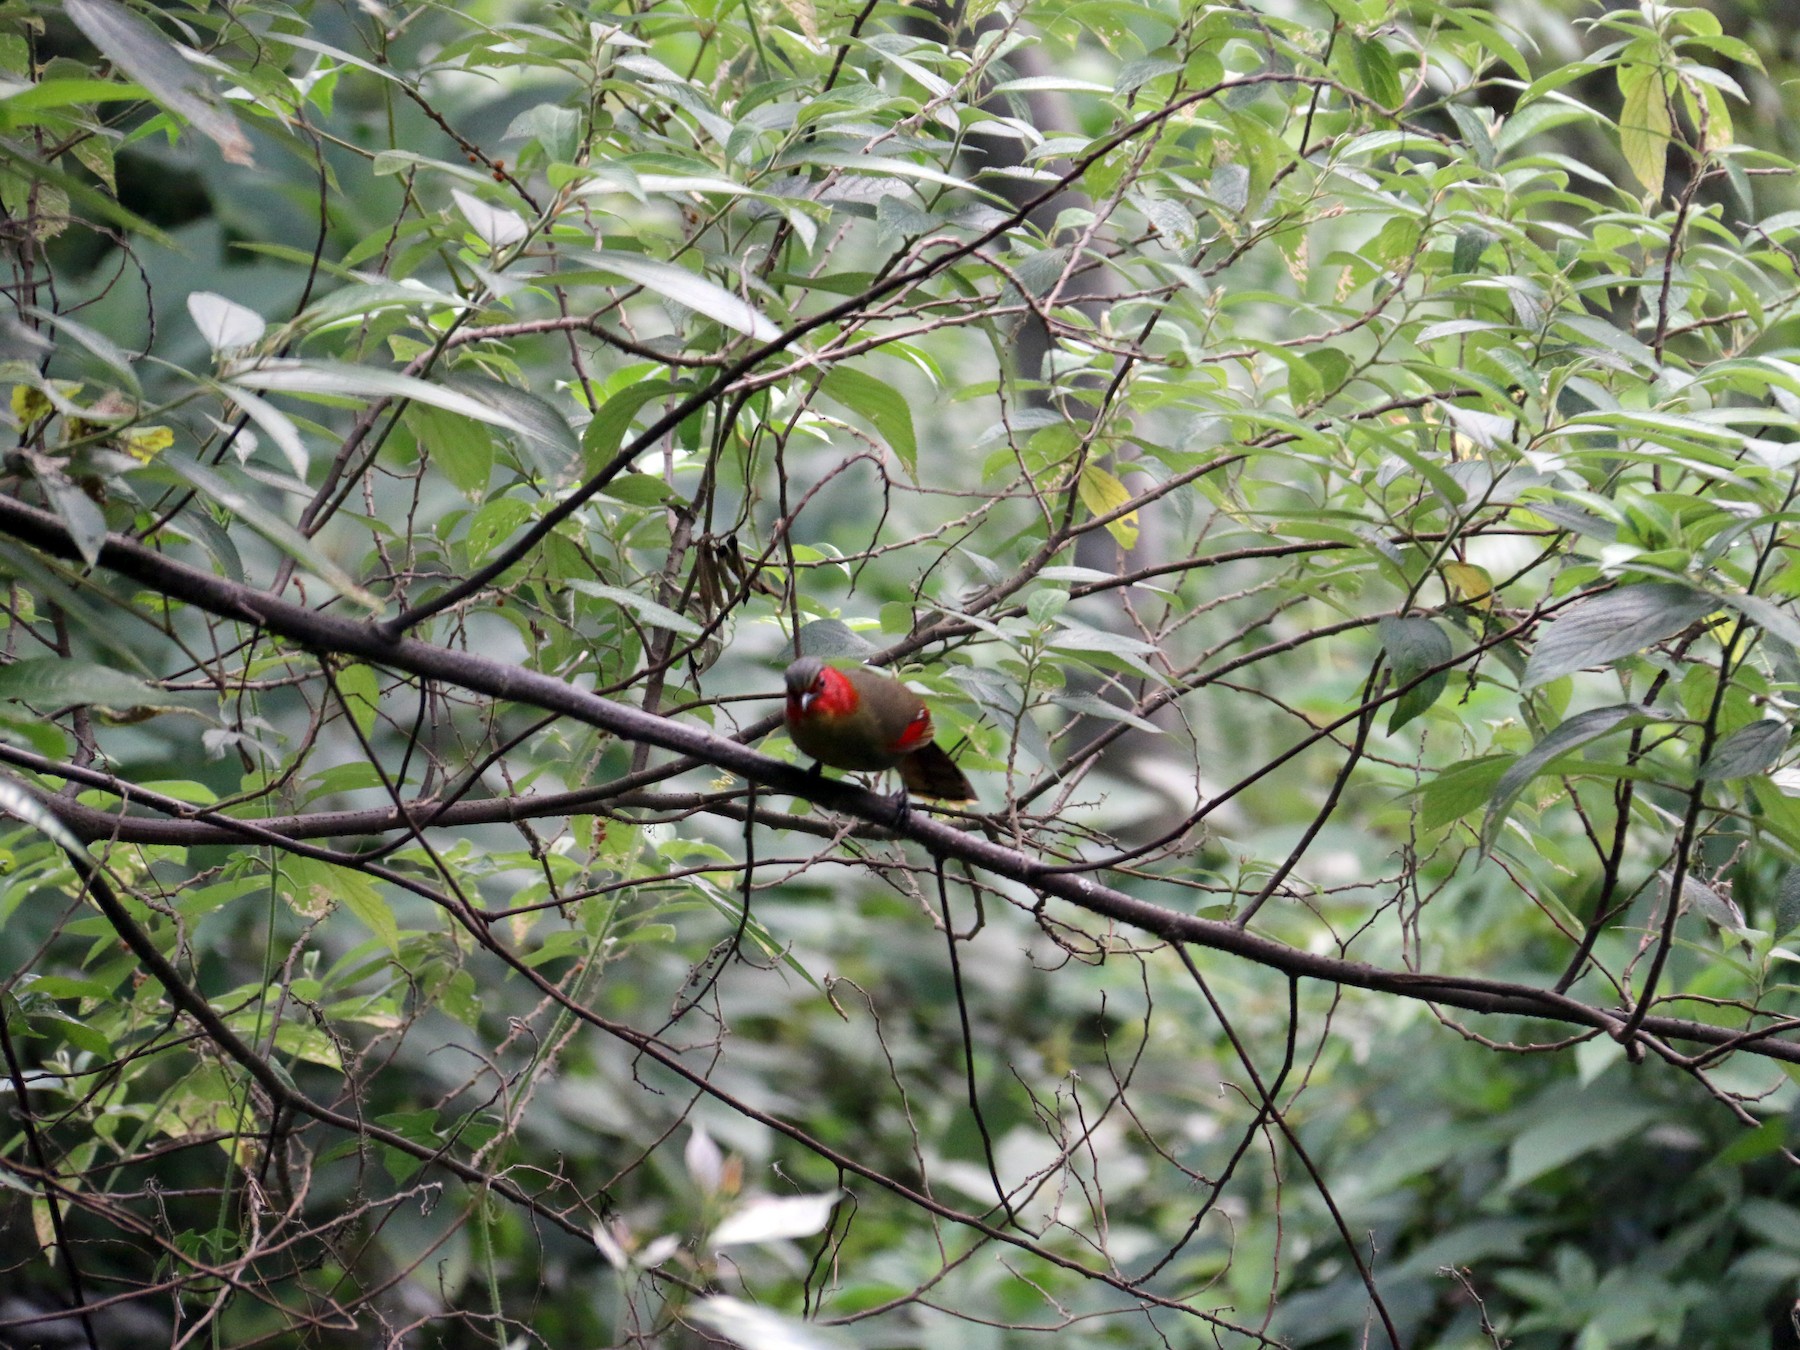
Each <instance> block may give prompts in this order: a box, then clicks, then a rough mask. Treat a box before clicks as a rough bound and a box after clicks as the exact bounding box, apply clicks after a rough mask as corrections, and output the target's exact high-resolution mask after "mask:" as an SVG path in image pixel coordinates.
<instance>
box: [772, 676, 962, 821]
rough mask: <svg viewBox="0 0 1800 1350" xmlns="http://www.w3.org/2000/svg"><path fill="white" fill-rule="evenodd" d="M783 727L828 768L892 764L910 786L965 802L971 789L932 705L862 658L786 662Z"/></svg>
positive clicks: (943, 798)
mask: <svg viewBox="0 0 1800 1350" xmlns="http://www.w3.org/2000/svg"><path fill="white" fill-rule="evenodd" d="M785 678H786V682H787V729H788V735H789V736H790V737H791V738H792V739H793V742H794V744H795V745H797V746H799V747H800V749H801V750H802V751H804V752H805V753H806V754H809V755H811V756H812V757H813V758H814V759H815V760H817V761H818V762H819V763H820V764H829V765H831V767H832V768H834V769H852V770H855V771H857V772H859V773H875V772H879V771H881V770H883V769H898V770H899V772H900V781H901V782H902V783H903V784H905V789H904V790H903V791H902V792H901V794H900V798H901V800H902V801H904V800H905V797H906V793H907V792H912V793H914V794H916V795H918V796H920V797H932V798H935V799H937V800H938V801H945V802H971V801H974V800H975V789H974V788H973V787H971V786H969V780H968V778H967V777H966V776H964V774H963V771H962V770H961V769H959V768H957V767H956V761H955V760H953V759H951V758H950V756H949V754H948V752H946V751H945V750H944V748H943V747H942V746H940V745H939V744H938V743H937V740H936V735H937V732H936V729H935V728H934V727H933V726H932V725H931V710H930V709H928V708H927V707H926V706H925V701H924V700H923V699H921V698H920V697H919V696H918V695H917V694H915V693H913V691H912V690H910V689H908V688H907V687H906V686H905V685H904V684H901V683H900V681H898V680H896V679H893V678H891V677H890V676H887V675H882V674H880V673H878V672H876V671H873V670H870V669H869V668H868V667H867V666H863V665H844V666H837V665H827V664H826V663H825V662H824V661H821V660H820V659H819V658H818V657H816V656H802V657H801V658H800V659H799V660H797V661H795V662H794V663H793V664H792V665H790V666H789V667H788V668H787V675H786V677H785Z"/></svg>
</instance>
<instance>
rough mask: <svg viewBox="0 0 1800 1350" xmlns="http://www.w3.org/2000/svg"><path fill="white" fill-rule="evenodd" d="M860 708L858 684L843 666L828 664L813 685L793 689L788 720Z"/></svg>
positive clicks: (841, 714)
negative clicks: (839, 668)
mask: <svg viewBox="0 0 1800 1350" xmlns="http://www.w3.org/2000/svg"><path fill="white" fill-rule="evenodd" d="M855 711H856V686H855V685H854V684H851V683H850V677H849V676H848V675H846V674H844V672H843V671H841V670H835V669H833V668H832V667H831V666H826V667H824V668H823V669H822V670H820V671H819V674H818V678H816V679H815V680H814V681H813V682H812V683H811V684H810V685H808V686H807V687H806V688H805V689H804V690H802V691H800V692H799V693H789V694H788V700H787V720H788V721H790V722H798V721H799V720H800V719H801V718H802V717H842V716H843V715H844V714H846V713H852V712H855Z"/></svg>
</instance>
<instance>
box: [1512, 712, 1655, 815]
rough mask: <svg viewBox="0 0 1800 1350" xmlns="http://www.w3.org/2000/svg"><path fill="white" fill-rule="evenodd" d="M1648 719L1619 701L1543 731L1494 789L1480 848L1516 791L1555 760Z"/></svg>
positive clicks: (1517, 794)
mask: <svg viewBox="0 0 1800 1350" xmlns="http://www.w3.org/2000/svg"><path fill="white" fill-rule="evenodd" d="M1650 720H1652V719H1651V718H1650V717H1649V716H1648V715H1646V714H1645V712H1644V710H1643V709H1642V708H1639V707H1636V706H1634V705H1632V704H1629V703H1620V704H1615V705H1613V706H1612V707H1610V708H1593V709H1590V710H1589V711H1587V712H1584V713H1578V714H1577V715H1576V716H1574V717H1571V718H1570V719H1569V720H1568V721H1566V722H1564V723H1563V724H1562V725H1560V726H1558V727H1556V728H1555V729H1553V730H1552V731H1550V732H1549V733H1548V734H1546V735H1545V736H1544V738H1543V739H1542V740H1540V741H1539V742H1538V743H1537V744H1536V745H1534V746H1532V747H1531V749H1530V750H1528V751H1526V752H1525V753H1524V754H1523V755H1520V756H1519V758H1518V759H1517V760H1516V761H1515V762H1514V764H1513V766H1512V768H1510V769H1508V770H1507V771H1506V773H1505V774H1504V775H1503V776H1502V777H1501V779H1500V782H1499V784H1498V785H1497V786H1496V787H1495V788H1494V800H1493V803H1492V804H1491V805H1490V806H1489V807H1488V812H1487V817H1486V819H1485V820H1483V821H1482V824H1481V846H1482V849H1483V850H1484V851H1485V850H1487V849H1491V848H1492V847H1493V842H1494V836H1495V834H1496V832H1497V831H1498V830H1499V828H1500V826H1501V825H1502V824H1503V823H1504V822H1505V820H1506V817H1507V813H1508V812H1510V811H1511V810H1512V807H1513V803H1514V802H1515V801H1517V800H1518V797H1519V794H1520V793H1521V792H1523V791H1524V790H1525V785H1526V784H1527V783H1529V782H1531V780H1532V779H1534V778H1536V777H1537V776H1538V775H1539V774H1541V773H1544V772H1546V771H1548V770H1549V769H1550V768H1551V766H1552V764H1553V763H1554V761H1556V760H1558V759H1560V758H1561V757H1562V756H1564V755H1566V754H1568V753H1569V752H1570V751H1571V750H1576V749H1579V748H1580V747H1581V746H1584V745H1586V744H1588V743H1589V742H1591V741H1597V740H1599V739H1600V738H1601V737H1602V736H1605V735H1608V734H1610V733H1612V732H1614V731H1618V730H1619V729H1620V728H1622V727H1628V726H1641V725H1642V724H1644V723H1646V722H1648V721H1650Z"/></svg>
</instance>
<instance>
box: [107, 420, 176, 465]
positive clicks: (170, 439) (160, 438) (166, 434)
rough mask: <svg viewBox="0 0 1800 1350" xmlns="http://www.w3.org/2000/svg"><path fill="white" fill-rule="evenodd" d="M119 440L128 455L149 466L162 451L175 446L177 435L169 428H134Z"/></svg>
mask: <svg viewBox="0 0 1800 1350" xmlns="http://www.w3.org/2000/svg"><path fill="white" fill-rule="evenodd" d="M119 440H120V442H121V443H122V444H123V445H124V447H125V453H126V454H128V455H130V456H131V457H132V458H133V459H135V460H141V461H142V462H143V463H145V464H148V463H149V462H150V461H151V460H153V459H155V458H156V456H157V454H158V453H159V452H160V451H163V450H167V449H168V448H169V447H170V446H171V445H173V444H175V433H174V432H172V431H170V430H169V429H168V428H167V427H132V428H130V429H129V430H127V431H125V432H122V433H121V434H120V436H119Z"/></svg>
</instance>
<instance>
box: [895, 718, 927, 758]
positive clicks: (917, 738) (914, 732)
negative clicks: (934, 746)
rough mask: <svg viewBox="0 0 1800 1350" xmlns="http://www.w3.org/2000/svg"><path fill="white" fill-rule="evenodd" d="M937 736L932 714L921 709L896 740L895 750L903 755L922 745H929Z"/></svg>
mask: <svg viewBox="0 0 1800 1350" xmlns="http://www.w3.org/2000/svg"><path fill="white" fill-rule="evenodd" d="M935 734H936V733H935V732H934V731H933V729H932V725H931V713H930V712H929V711H927V710H926V709H924V708H920V709H919V711H918V712H917V713H916V714H914V716H913V720H912V721H910V722H908V723H907V724H906V730H905V731H902V732H901V733H900V734H899V735H898V736H896V737H895V738H894V749H896V750H898V751H900V752H901V753H902V754H904V753H905V752H906V751H908V750H916V749H918V748H919V747H920V746H921V745H926V744H928V743H929V742H930V741H931V738H932V737H933V736H934V735H935Z"/></svg>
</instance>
